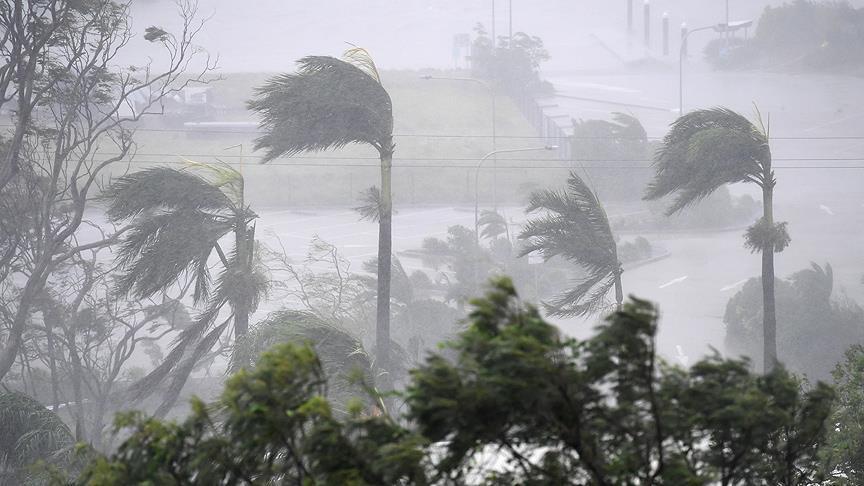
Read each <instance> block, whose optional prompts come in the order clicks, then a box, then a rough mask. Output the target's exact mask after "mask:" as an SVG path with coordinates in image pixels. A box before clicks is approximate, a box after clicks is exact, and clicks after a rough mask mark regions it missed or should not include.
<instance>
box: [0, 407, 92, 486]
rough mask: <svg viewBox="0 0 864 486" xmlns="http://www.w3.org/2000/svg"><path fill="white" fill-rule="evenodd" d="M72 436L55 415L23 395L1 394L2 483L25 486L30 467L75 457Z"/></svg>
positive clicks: (0, 473) (0, 475) (0, 446)
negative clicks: (59, 458)
mask: <svg viewBox="0 0 864 486" xmlns="http://www.w3.org/2000/svg"><path fill="white" fill-rule="evenodd" d="M74 443H75V439H74V438H73V436H72V432H71V431H70V430H69V428H68V427H67V426H66V424H64V423H63V420H61V419H60V417H58V416H57V415H56V414H55V413H54V412H52V411H50V410H48V409H47V408H45V406H43V405H42V404H41V403H39V402H37V401H36V400H34V399H32V398H30V397H28V396H27V395H24V394H23V393H19V392H5V393H0V483H2V484H21V483H23V481H24V479H25V477H26V474H27V466H29V465H31V464H33V463H34V462H36V461H37V460H39V459H43V460H48V461H49V462H50V461H51V459H54V458H57V457H58V456H60V455H68V454H69V453H71V447H72V445H73V444H74Z"/></svg>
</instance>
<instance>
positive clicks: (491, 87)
mask: <svg viewBox="0 0 864 486" xmlns="http://www.w3.org/2000/svg"><path fill="white" fill-rule="evenodd" d="M420 79H425V80H430V79H437V80H441V81H462V82H469V83H477V84H479V85H480V86H483V87H484V88H485V89H486V90H487V91H489V96H490V102H491V105H492V106H491V108H492V152H495V151H496V150H497V149H498V142H497V133H496V131H497V125H496V121H495V120H496V118H498V115H497V107H496V101H495V97H496V96H495V86H494V85H493V84H492V83H490V82H487V81H483V80H482V79H477V78H460V77H453V76H432V75H430V74H427V75H425V76H420ZM496 165H497V164H496ZM493 177H494V179H495V180H494V182H493V185H492V191H493V196H492V199H493V201H494V202H495V206H496V207H497V205H498V174H497V172H495V173H494V174H493Z"/></svg>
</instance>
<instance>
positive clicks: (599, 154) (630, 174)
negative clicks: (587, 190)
mask: <svg viewBox="0 0 864 486" xmlns="http://www.w3.org/2000/svg"><path fill="white" fill-rule="evenodd" d="M570 147H571V152H572V153H573V158H574V160H575V161H576V162H577V163H579V161H586V165H587V167H585V169H584V172H585V176H586V177H585V178H586V179H587V180H589V181H590V182H591V185H592V186H593V187H594V188H595V189H596V190H597V191H599V192H602V193H603V197H604V199H606V200H607V201H609V200H625V201H628V200H630V201H632V200H635V199H637V198H638V194H639V191H640V190H641V189H642V187H644V185H645V184H646V183H647V182H648V177H647V176H646V175H645V172H644V171H641V170H633V169H632V167H633V166H642V165H644V166H646V167H647V166H648V162H647V160H648V159H650V158H651V150H652V144H651V143H650V142H649V141H648V134H647V133H646V131H645V127H643V126H642V123H641V122H640V121H639V120H638V119H637V118H636V117H634V116H632V115H628V114H626V113H612V119H611V120H609V121H607V120H573V134H572V135H571V136H570ZM598 165H602V167H601V168H599V169H593V167H596V166H598ZM616 166H623V167H622V168H616Z"/></svg>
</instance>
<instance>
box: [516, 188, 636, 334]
mask: <svg viewBox="0 0 864 486" xmlns="http://www.w3.org/2000/svg"><path fill="white" fill-rule="evenodd" d="M526 212H527V213H529V214H531V213H535V214H536V213H540V214H537V215H535V216H534V217H533V218H532V219H529V220H528V222H527V223H526V224H525V227H524V228H523V230H522V234H520V235H519V237H520V238H521V239H522V240H523V241H524V242H525V243H524V245H523V247H522V252H521V253H522V255H527V254H529V253H531V252H537V253H538V254H540V255H541V256H542V257H543V258H544V259H545V260H546V261H548V260H549V259H551V258H555V257H563V258H565V259H566V260H568V261H571V262H573V263H575V264H576V265H578V266H579V267H581V268H582V269H583V270H584V272H585V276H584V277H582V278H581V279H579V280H577V281H576V282H575V283H574V287H573V288H572V289H570V290H568V291H566V292H565V293H563V294H561V295H559V296H557V297H555V298H554V299H552V300H551V301H549V302H548V303H547V309H548V311H549V312H550V313H551V314H552V315H555V316H564V317H566V316H585V315H589V314H594V313H597V312H600V311H601V310H602V309H603V308H604V307H606V305H607V303H606V295H607V294H608V293H609V292H610V291H611V290H612V288H613V287H615V286H616V285H620V278H621V272H622V269H621V262H620V260H619V259H618V244H617V243H616V241H615V235H613V234H612V229H611V227H610V226H609V218H608V217H607V216H606V211H605V210H604V209H603V205H602V204H601V203H600V201H599V200H598V199H597V196H596V195H595V194H594V192H593V191H592V190H591V188H589V187H588V185H587V184H585V182H584V181H583V180H582V179H580V178H579V177H578V176H577V175H576V174H575V173H572V172H571V173H570V178H569V179H567V188H566V189H565V190H564V191H555V190H548V189H547V190H544V191H538V192H535V193H533V194H532V195H531V199H530V200H529V202H528V208H527V209H526ZM619 303H620V302H619Z"/></svg>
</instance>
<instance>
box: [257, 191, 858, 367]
mask: <svg viewBox="0 0 864 486" xmlns="http://www.w3.org/2000/svg"><path fill="white" fill-rule="evenodd" d="M827 204H828V205H830V206H831V208H832V212H833V213H834V214H833V215H829V214H827V213H825V212H824V210H822V209H821V208H820V207H819V205H817V204H810V203H809V202H805V203H799V204H794V205H789V206H784V212H783V213H781V214H780V215H779V216H780V217H783V218H785V219H787V220H788V221H789V225H790V233H791V235H792V238H793V241H792V245H791V246H790V247H789V248H788V249H787V250H786V251H785V252H784V253H782V254H780V255H778V257H777V275H778V276H781V277H782V276H788V275H789V274H791V273H793V272H795V271H797V270H800V269H803V268H805V267H807V266H809V264H810V262H811V261H815V262H817V263H820V264H822V263H825V262H830V263H831V264H832V265H833V266H834V269H835V279H836V282H835V286H836V288H837V289H838V290H837V292H838V293H844V292H845V293H847V294H848V295H849V296H850V297H852V298H855V299H857V300H858V301H859V302H864V287H862V285H861V284H860V279H861V276H862V274H864V269H862V266H861V254H860V250H858V249H857V248H859V245H858V244H855V243H854V242H860V241H862V240H864V216H862V214H864V213H862V211H861V209H862V207H861V204H860V203H857V204H854V203H851V202H850V201H846V202H843V201H840V200H829V201H828V203H827ZM502 211H503V212H505V213H506V214H507V215H508V216H510V217H513V219H514V220H515V221H517V222H518V221H520V219H521V217H522V216H521V210H520V209H519V208H516V207H510V208H503V209H502ZM260 214H261V221H260V223H259V228H260V229H261V230H263V231H259V234H260V235H261V236H262V238H263V240H264V241H265V242H267V243H268V244H270V245H271V246H272V245H275V244H276V238H277V236H278V238H279V240H281V241H282V244H283V245H284V246H285V248H286V250H287V253H288V254H289V256H290V257H292V259H294V260H295V261H301V260H302V259H303V258H304V257H305V254H306V249H307V248H308V244H309V241H310V240H311V239H312V238H313V237H314V236H318V237H320V238H322V239H323V240H325V241H328V242H330V243H332V244H334V245H336V246H337V247H338V248H339V250H340V253H341V254H342V255H343V256H345V257H346V258H348V259H349V260H350V261H351V262H352V268H355V269H357V268H359V267H360V264H361V263H362V262H363V261H366V260H368V259H370V258H372V257H374V256H375V254H376V241H377V229H376V226H375V224H374V223H368V222H359V221H358V220H357V215H356V213H354V212H353V211H348V210H338V209H329V210H316V211H295V210H271V211H261V212H260ZM456 224H462V225H466V226H469V227H470V226H471V225H472V224H473V213H472V212H471V209H470V208H467V207H441V208H400V209H399V210H398V213H397V214H396V216H395V217H394V221H393V241H394V250H395V251H396V253H397V254H398V253H400V252H404V251H405V250H410V249H416V248H418V247H419V246H420V245H421V244H422V241H423V239H424V238H426V237H428V236H437V237H444V236H446V233H447V228H448V227H449V226H451V225H456ZM646 237H648V238H649V240H650V241H651V242H652V243H655V244H657V245H660V246H663V247H665V248H666V249H668V250H669V251H670V252H671V256H670V257H669V258H666V259H664V260H660V261H658V262H655V263H652V264H649V265H645V266H642V267H639V268H636V269H633V270H631V271H628V272H627V273H625V275H624V285H625V291H626V292H627V293H628V294H633V295H636V296H639V297H641V298H647V299H650V300H652V301H655V302H657V303H658V304H659V306H660V309H661V312H662V316H663V317H662V322H661V326H660V335H659V339H658V343H659V349H660V351H661V353H662V354H664V355H665V356H667V358H669V359H672V358H674V357H675V356H676V353H677V348H676V347H677V346H681V349H682V350H683V352H684V354H686V355H687V356H689V357H690V358H691V359H694V358H697V357H698V356H701V355H703V354H705V353H710V352H711V351H710V347H712V346H713V347H715V348H717V349H719V350H722V345H723V336H724V330H723V324H722V315H723V312H724V309H725V306H726V302H727V301H728V300H729V298H730V297H731V296H732V295H734V293H735V292H736V291H737V290H738V289H739V288H740V286H741V285H742V284H743V282H744V281H745V280H746V279H748V278H751V277H754V276H757V275H759V272H760V258H759V256H758V255H753V254H751V253H750V252H749V251H748V250H746V249H745V248H744V247H743V244H742V242H743V240H742V235H741V232H740V231H729V232H720V233H700V234H646ZM405 264H406V266H408V267H409V270H413V269H420V268H422V267H421V266H420V264H419V262H417V261H413V260H405ZM556 323H557V324H559V325H560V326H561V327H562V329H564V330H565V331H566V332H568V333H569V334H572V335H575V336H580V337H584V336H587V335H588V334H589V333H590V332H591V329H592V328H593V322H592V321H590V320H559V321H556ZM781 325H782V324H781Z"/></svg>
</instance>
